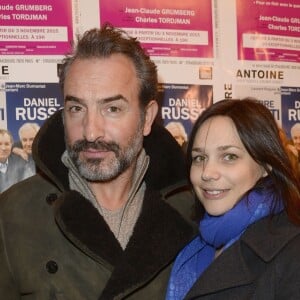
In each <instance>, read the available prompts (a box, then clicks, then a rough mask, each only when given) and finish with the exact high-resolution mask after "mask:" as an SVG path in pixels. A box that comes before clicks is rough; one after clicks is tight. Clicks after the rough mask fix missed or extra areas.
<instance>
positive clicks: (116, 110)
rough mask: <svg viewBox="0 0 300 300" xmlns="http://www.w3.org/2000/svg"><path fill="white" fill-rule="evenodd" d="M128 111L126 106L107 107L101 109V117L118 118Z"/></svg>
mask: <svg viewBox="0 0 300 300" xmlns="http://www.w3.org/2000/svg"><path fill="white" fill-rule="evenodd" d="M127 110H128V107H127V105H124V104H118V105H107V106H104V107H103V108H102V109H101V112H102V115H103V116H105V117H111V118H120V117H121V116H122V115H123V114H124V113H125V112H126V111H127Z"/></svg>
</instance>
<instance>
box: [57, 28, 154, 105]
mask: <svg viewBox="0 0 300 300" xmlns="http://www.w3.org/2000/svg"><path fill="white" fill-rule="evenodd" d="M113 54H123V55H125V56H127V57H128V58H129V59H130V60H131V61H132V62H133V64H134V65H135V69H136V73H137V77H138V80H139V82H140V90H139V99H140V104H141V106H143V107H145V106H146V105H147V104H148V103H149V101H151V100H155V99H156V96H157V81H158V79H157V68H156V65H155V64H154V62H153V61H152V60H151V59H150V57H149V55H148V54H147V53H146V52H145V50H144V49H143V48H142V47H141V44H140V42H139V41H138V40H137V39H136V38H133V37H130V36H129V35H128V34H127V33H126V32H125V31H124V30H122V29H119V28H115V27H113V26H112V25H111V24H109V23H105V24H104V25H103V26H102V27H101V28H93V29H91V30H88V31H86V32H85V33H84V34H83V35H82V36H78V41H77V44H76V45H75V47H74V49H73V52H72V53H70V54H69V55H67V56H66V57H65V59H64V60H63V62H62V64H61V66H60V71H59V83H60V85H61V88H62V90H63V88H64V82H65V77H66V74H67V73H68V69H69V67H70V65H71V64H72V63H73V62H74V60H75V59H87V58H105V57H110V56H111V55H113Z"/></svg>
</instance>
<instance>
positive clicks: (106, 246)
mask: <svg viewBox="0 0 300 300" xmlns="http://www.w3.org/2000/svg"><path fill="white" fill-rule="evenodd" d="M54 207H55V212H56V213H55V214H56V220H57V223H58V224H59V226H60V227H61V229H62V230H63V232H64V233H65V234H66V236H67V237H68V238H69V239H70V240H71V241H72V242H73V243H74V244H75V245H76V246H77V247H78V248H80V249H81V250H82V251H84V252H85V253H86V254H87V255H89V256H90V257H92V258H93V259H95V260H97V261H98V262H101V263H102V264H105V265H106V267H107V268H108V269H110V270H111V271H113V272H112V275H111V277H110V280H109V282H108V283H107V285H106V288H105V290H104V291H103V294H102V297H101V299H113V298H114V296H116V295H118V294H121V293H123V292H124V291H126V290H128V289H130V288H133V287H134V286H138V285H139V284H142V283H143V282H146V281H147V280H149V279H150V278H152V277H154V276H155V274H157V273H158V272H159V271H161V270H162V269H163V268H164V267H165V266H166V265H168V264H170V263H171V262H172V261H173V260H174V258H175V257H176V253H177V252H178V251H179V250H180V249H181V248H182V247H183V246H184V245H185V244H187V243H188V242H189V241H190V240H191V239H192V238H193V236H194V235H195V233H196V231H195V228H194V227H192V226H190V224H188V223H187V222H186V220H184V219H183V217H182V216H181V215H180V214H179V213H178V212H177V211H176V210H175V209H173V208H171V207H170V206H169V205H168V204H167V203H166V202H165V201H162V199H161V197H160V194H159V193H158V192H155V191H153V190H149V189H147V190H146V192H145V199H144V202H143V207H142V211H141V214H140V216H139V218H138V220H137V223H136V225H135V229H134V232H133V235H132V236H131V238H130V240H129V243H128V245H127V247H126V249H125V250H124V251H123V250H122V248H121V246H120V245H119V243H118V242H117V240H116V239H115V238H114V236H113V233H112V232H111V231H110V229H109V228H108V226H107V224H106V223H105V221H104V220H103V218H102V216H100V215H99V213H98V211H97V210H96V209H95V208H94V206H93V205H92V204H91V203H90V202H89V201H88V200H86V199H84V198H83V197H82V196H81V195H80V194H79V193H77V192H75V191H71V192H66V193H63V194H62V196H61V198H60V199H59V200H57V201H56V202H55V204H54ZM137 258H139V259H137ZM124 274H126V276H124Z"/></svg>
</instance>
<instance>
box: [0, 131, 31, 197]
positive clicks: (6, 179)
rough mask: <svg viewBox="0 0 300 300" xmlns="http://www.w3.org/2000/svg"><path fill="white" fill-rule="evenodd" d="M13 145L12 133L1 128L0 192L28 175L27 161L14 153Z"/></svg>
mask: <svg viewBox="0 0 300 300" xmlns="http://www.w3.org/2000/svg"><path fill="white" fill-rule="evenodd" d="M12 145H13V136H12V134H11V133H10V132H9V131H8V130H6V129H0V193H2V192H3V191H5V190H6V189H8V188H9V187H10V186H12V185H13V184H15V183H17V182H19V181H21V180H23V179H24V178H25V177H26V176H25V161H24V160H23V159H22V158H20V157H19V156H17V155H15V154H13V153H12Z"/></svg>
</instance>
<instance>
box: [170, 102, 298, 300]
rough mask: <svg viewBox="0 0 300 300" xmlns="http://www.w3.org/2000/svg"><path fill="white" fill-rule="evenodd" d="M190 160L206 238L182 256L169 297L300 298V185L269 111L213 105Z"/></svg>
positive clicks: (192, 143)
mask: <svg viewBox="0 0 300 300" xmlns="http://www.w3.org/2000/svg"><path fill="white" fill-rule="evenodd" d="M187 160H188V170H189V177H190V182H191V184H192V187H193V191H194V193H195V195H196V197H197V198H198V199H199V201H198V203H199V204H200V206H201V209H202V214H201V220H200V223H199V230H200V235H199V236H198V237H197V238H196V239H194V240H192V241H191V242H190V243H189V244H188V245H187V246H186V247H185V248H184V249H183V250H182V251H181V252H180V253H179V255H178V257H177V259H176V262H175V264H174V266H173V269H172V273H171V277H170V280H169V285H168V291H167V296H166V299H169V300H171V299H222V300H223V299H264V300H265V299H300V226H299V224H300V194H299V181H298V178H297V176H295V172H293V169H292V166H291V163H290V161H289V158H288V156H287V154H286V152H285V150H284V147H283V144H282V142H281V140H280V136H279V131H278V127H277V125H276V122H275V121H274V118H273V116H272V114H271V113H270V111H269V110H268V109H267V108H266V107H265V106H264V105H262V104H260V103H259V102H257V101H255V100H252V99H244V100H223V101H220V102H217V103H215V104H213V105H212V106H211V107H209V108H208V109H207V110H206V111H204V112H203V113H202V115H201V116H200V117H199V118H198V120H197V121H196V123H195V125H194V128H193V130H192V133H191V137H190V140H189V145H188V149H187Z"/></svg>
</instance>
